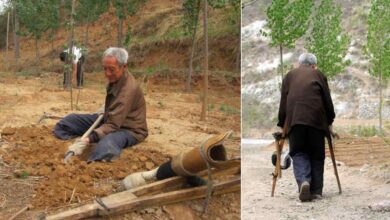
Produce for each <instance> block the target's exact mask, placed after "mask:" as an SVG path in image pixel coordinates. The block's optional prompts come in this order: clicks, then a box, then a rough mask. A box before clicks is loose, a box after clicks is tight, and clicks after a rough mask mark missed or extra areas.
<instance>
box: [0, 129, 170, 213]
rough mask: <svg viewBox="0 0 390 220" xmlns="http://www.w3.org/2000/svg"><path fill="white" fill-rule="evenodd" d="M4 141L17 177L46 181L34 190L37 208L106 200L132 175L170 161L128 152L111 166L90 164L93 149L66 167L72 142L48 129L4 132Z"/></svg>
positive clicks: (152, 154) (154, 154)
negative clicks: (99, 199) (66, 154)
mask: <svg viewBox="0 0 390 220" xmlns="http://www.w3.org/2000/svg"><path fill="white" fill-rule="evenodd" d="M2 138H3V140H4V141H6V142H8V144H9V145H10V147H9V148H8V149H7V150H6V151H5V152H0V155H1V156H2V157H3V160H4V162H6V163H8V164H10V165H12V166H16V167H17V168H18V170H17V171H16V172H15V173H14V174H15V175H16V176H21V177H26V176H42V177H44V178H43V179H42V180H41V181H39V183H38V185H37V186H36V187H35V189H34V194H33V198H32V201H31V202H32V205H33V206H34V207H35V208H47V207H50V208H54V207H60V206H63V205H65V204H69V203H72V202H82V201H86V200H90V199H92V198H94V197H103V196H106V195H108V194H111V193H113V192H115V191H116V190H117V189H118V187H119V185H120V180H122V179H123V178H124V177H126V176H127V175H129V174H130V173H133V172H138V171H145V170H150V169H152V168H154V167H156V166H158V165H159V164H161V163H163V162H165V161H167V160H168V156H167V155H164V154H162V153H160V152H156V151H148V150H139V149H134V148H128V149H125V150H123V152H122V154H121V156H120V158H117V159H116V160H114V161H112V162H107V163H103V162H95V163H91V164H87V163H86V158H87V157H88V154H89V152H90V151H91V150H92V149H93V146H91V149H89V150H88V152H85V153H84V154H83V155H81V156H80V157H73V158H72V159H71V161H70V163H69V164H64V163H63V157H64V154H65V152H66V151H67V148H68V146H69V144H71V143H72V140H71V141H62V140H58V139H56V138H55V137H54V136H53V135H52V128H51V127H47V126H28V127H20V128H5V129H3V131H2ZM72 195H73V196H72ZM71 198H72V201H70V200H71Z"/></svg>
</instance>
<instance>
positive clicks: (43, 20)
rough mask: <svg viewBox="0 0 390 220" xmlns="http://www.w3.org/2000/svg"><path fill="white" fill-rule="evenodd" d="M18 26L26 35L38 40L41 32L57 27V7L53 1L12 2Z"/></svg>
mask: <svg viewBox="0 0 390 220" xmlns="http://www.w3.org/2000/svg"><path fill="white" fill-rule="evenodd" d="M12 3H13V6H14V7H15V9H16V11H17V13H18V16H19V21H20V24H21V25H23V27H24V28H25V30H26V31H27V33H28V34H30V35H32V36H34V38H36V39H40V38H41V36H42V34H43V32H45V31H46V30H48V29H50V28H55V27H58V25H59V24H58V5H57V1H55V0H14V1H13V2H12Z"/></svg>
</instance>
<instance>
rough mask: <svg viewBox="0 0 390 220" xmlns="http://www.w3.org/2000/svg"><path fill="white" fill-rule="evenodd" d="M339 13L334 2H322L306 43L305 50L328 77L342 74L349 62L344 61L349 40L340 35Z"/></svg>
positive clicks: (325, 0)
mask: <svg viewBox="0 0 390 220" xmlns="http://www.w3.org/2000/svg"><path fill="white" fill-rule="evenodd" d="M341 13H342V12H341V8H340V6H337V7H336V6H335V4H334V0H322V1H321V4H320V5H319V6H318V7H317V13H316V15H315V16H314V19H313V28H312V30H311V32H310V34H309V36H308V37H307V42H306V49H307V50H308V51H309V52H311V53H313V54H315V55H316V56H317V60H318V68H319V69H320V70H321V71H322V72H323V73H324V74H325V75H327V76H329V77H333V76H335V75H336V74H338V73H340V72H342V71H343V70H344V68H345V67H346V66H347V65H349V64H350V61H349V60H348V61H344V58H345V56H346V54H347V51H348V45H349V41H350V40H349V36H348V35H346V34H343V33H342V28H341Z"/></svg>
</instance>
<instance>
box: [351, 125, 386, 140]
mask: <svg viewBox="0 0 390 220" xmlns="http://www.w3.org/2000/svg"><path fill="white" fill-rule="evenodd" d="M347 132H348V133H349V134H352V135H357V136H360V137H374V136H382V135H383V134H382V133H381V132H380V131H379V129H378V128H377V127H376V126H360V125H359V126H352V127H351V128H350V129H349V130H348V131H347Z"/></svg>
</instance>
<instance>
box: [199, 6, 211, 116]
mask: <svg viewBox="0 0 390 220" xmlns="http://www.w3.org/2000/svg"><path fill="white" fill-rule="evenodd" d="M203 29H204V53H205V56H204V76H203V104H202V112H201V114H200V120H201V121H205V120H206V111H207V90H208V87H209V79H208V77H209V75H208V69H209V48H208V31H207V0H204V9H203Z"/></svg>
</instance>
